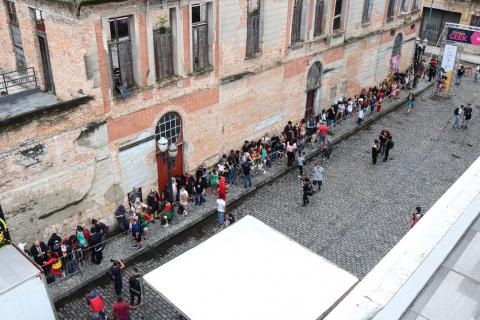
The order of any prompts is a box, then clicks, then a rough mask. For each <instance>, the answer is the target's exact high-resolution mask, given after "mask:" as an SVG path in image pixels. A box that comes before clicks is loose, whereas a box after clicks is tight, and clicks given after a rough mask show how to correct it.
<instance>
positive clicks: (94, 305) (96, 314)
mask: <svg viewBox="0 0 480 320" xmlns="http://www.w3.org/2000/svg"><path fill="white" fill-rule="evenodd" d="M85 298H86V300H87V303H88V304H89V305H90V310H91V312H92V319H94V320H104V319H106V318H107V316H106V314H105V311H104V309H105V302H103V297H102V294H101V293H100V291H98V290H92V291H90V292H89V293H88V294H87V296H86V297H85Z"/></svg>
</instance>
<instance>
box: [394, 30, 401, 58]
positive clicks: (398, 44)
mask: <svg viewBox="0 0 480 320" xmlns="http://www.w3.org/2000/svg"><path fill="white" fill-rule="evenodd" d="M402 42H403V36H402V34H401V33H399V34H397V36H396V37H395V41H394V42H393V49H392V57H394V56H399V55H400V54H401V53H402Z"/></svg>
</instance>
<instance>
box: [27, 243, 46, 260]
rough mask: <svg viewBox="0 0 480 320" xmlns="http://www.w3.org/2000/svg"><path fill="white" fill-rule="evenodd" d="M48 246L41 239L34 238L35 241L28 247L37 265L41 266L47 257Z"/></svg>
mask: <svg viewBox="0 0 480 320" xmlns="http://www.w3.org/2000/svg"><path fill="white" fill-rule="evenodd" d="M47 252H48V248H47V245H46V244H45V243H44V242H43V241H42V242H40V241H38V240H35V243H34V244H33V246H32V247H31V248H30V254H31V255H32V257H33V260H35V262H36V263H37V264H38V265H39V266H42V265H43V264H44V263H45V259H46V258H47Z"/></svg>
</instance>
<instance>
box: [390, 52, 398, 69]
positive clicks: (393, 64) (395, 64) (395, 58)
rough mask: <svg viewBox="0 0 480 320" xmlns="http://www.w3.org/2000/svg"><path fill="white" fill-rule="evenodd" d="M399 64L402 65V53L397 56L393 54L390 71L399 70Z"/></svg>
mask: <svg viewBox="0 0 480 320" xmlns="http://www.w3.org/2000/svg"><path fill="white" fill-rule="evenodd" d="M399 65H400V55H399V54H397V55H395V56H392V57H391V58H390V71H391V72H392V73H395V72H397V71H398V68H399Z"/></svg>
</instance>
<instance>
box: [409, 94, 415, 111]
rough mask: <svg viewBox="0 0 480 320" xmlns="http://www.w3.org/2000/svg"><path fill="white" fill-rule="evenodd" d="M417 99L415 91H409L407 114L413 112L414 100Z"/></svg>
mask: <svg viewBox="0 0 480 320" xmlns="http://www.w3.org/2000/svg"><path fill="white" fill-rule="evenodd" d="M414 101H415V97H414V95H413V93H411V92H410V93H409V94H408V98H407V108H408V109H407V114H409V113H411V112H412V111H413V102H414Z"/></svg>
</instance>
